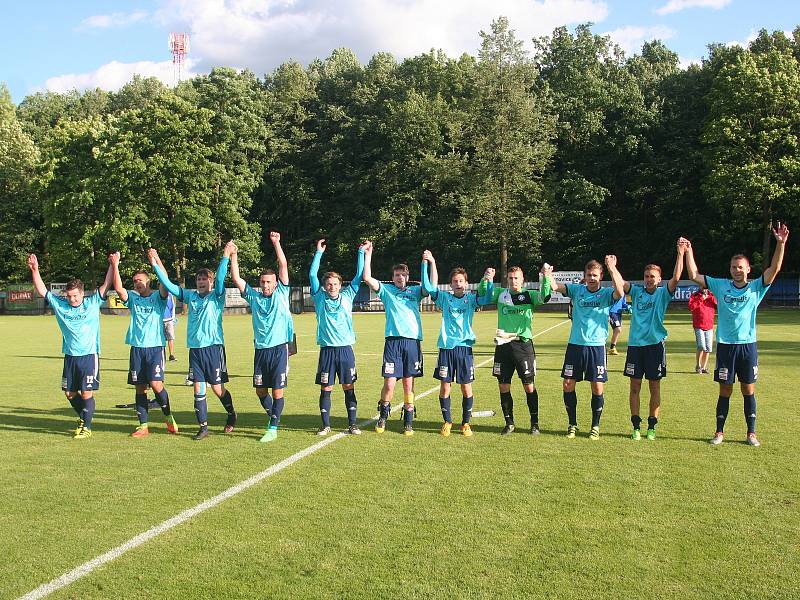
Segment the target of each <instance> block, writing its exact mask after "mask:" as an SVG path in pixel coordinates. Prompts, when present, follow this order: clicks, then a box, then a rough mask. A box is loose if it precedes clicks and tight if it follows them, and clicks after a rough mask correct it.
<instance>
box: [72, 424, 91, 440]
mask: <svg viewBox="0 0 800 600" xmlns="http://www.w3.org/2000/svg"><path fill="white" fill-rule="evenodd" d="M90 437H92V430H91V429H89V428H88V427H83V426H81V428H80V430H78V431H77V432H76V433H75V435H74V436H72V439H73V440H85V439H88V438H90Z"/></svg>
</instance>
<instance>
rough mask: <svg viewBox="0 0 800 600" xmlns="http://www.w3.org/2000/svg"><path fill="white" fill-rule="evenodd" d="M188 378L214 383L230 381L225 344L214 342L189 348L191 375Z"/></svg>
mask: <svg viewBox="0 0 800 600" xmlns="http://www.w3.org/2000/svg"><path fill="white" fill-rule="evenodd" d="M186 378H187V379H190V380H191V381H204V382H206V383H210V384H212V385H216V384H220V383H228V362H227V360H226V358H225V346H223V345H222V344H214V345H213V346H206V347H205V348H189V375H188V376H187V377H186Z"/></svg>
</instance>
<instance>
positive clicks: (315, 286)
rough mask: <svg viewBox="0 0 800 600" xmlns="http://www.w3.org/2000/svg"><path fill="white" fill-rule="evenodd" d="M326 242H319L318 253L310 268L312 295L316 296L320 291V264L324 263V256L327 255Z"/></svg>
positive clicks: (309, 276) (315, 254) (309, 279)
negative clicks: (318, 274)
mask: <svg viewBox="0 0 800 600" xmlns="http://www.w3.org/2000/svg"><path fill="white" fill-rule="evenodd" d="M326 247H327V246H326V245H325V240H317V251H316V252H315V253H314V260H312V261H311V266H310V267H309V268H308V281H309V284H310V285H311V293H312V294H316V293H317V292H318V291H319V287H320V286H319V277H318V276H317V273H319V263H320V262H321V261H322V255H323V254H324V253H325V248H326Z"/></svg>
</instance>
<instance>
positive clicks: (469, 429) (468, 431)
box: [461, 423, 472, 437]
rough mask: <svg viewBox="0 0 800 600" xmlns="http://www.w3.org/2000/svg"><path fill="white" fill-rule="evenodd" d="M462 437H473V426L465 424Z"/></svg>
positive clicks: (462, 426)
mask: <svg viewBox="0 0 800 600" xmlns="http://www.w3.org/2000/svg"><path fill="white" fill-rule="evenodd" d="M461 435H463V436H464V437H469V436H471V435H472V425H470V424H469V423H464V424H463V425H461Z"/></svg>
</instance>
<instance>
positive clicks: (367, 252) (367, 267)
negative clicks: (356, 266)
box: [364, 240, 381, 292]
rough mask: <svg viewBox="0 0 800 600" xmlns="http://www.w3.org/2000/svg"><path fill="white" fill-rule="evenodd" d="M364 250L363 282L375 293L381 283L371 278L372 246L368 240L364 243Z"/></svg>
mask: <svg viewBox="0 0 800 600" xmlns="http://www.w3.org/2000/svg"><path fill="white" fill-rule="evenodd" d="M365 244H366V247H365V248H364V281H365V282H366V283H367V285H368V286H369V287H370V289H371V290H372V291H373V292H377V291H378V290H379V289H380V288H381V282H380V281H378V280H377V279H375V278H374V277H373V276H372V250H373V245H372V242H371V241H370V240H367V241H366V242H365Z"/></svg>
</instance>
